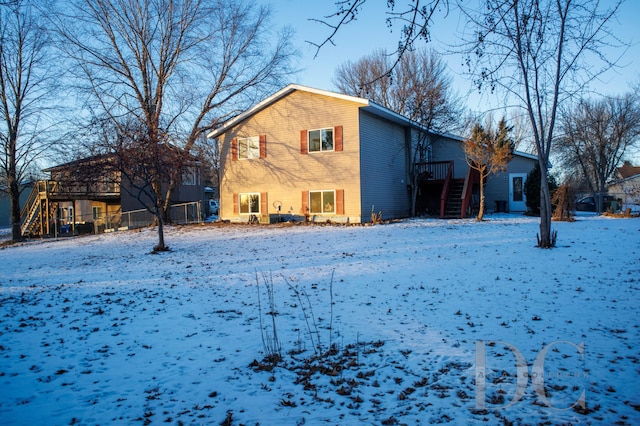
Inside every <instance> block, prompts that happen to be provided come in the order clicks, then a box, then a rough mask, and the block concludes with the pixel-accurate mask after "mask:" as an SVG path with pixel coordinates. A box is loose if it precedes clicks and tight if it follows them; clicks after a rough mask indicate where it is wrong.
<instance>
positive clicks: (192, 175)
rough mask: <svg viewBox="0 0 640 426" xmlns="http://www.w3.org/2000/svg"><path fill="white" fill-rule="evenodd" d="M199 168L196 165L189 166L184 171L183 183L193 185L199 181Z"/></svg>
mask: <svg viewBox="0 0 640 426" xmlns="http://www.w3.org/2000/svg"><path fill="white" fill-rule="evenodd" d="M197 173H198V172H197V169H196V168H195V167H187V168H185V169H184V170H183V171H182V184H183V185H190V186H193V185H195V184H196V183H197V181H198V174H197Z"/></svg>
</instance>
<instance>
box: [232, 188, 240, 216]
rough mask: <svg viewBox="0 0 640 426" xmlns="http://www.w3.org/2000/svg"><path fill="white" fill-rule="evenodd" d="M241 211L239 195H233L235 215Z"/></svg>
mask: <svg viewBox="0 0 640 426" xmlns="http://www.w3.org/2000/svg"><path fill="white" fill-rule="evenodd" d="M239 211H240V209H239V207H238V194H236V193H234V194H233V214H238V212H239Z"/></svg>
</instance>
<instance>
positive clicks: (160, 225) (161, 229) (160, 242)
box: [153, 203, 169, 253]
mask: <svg viewBox="0 0 640 426" xmlns="http://www.w3.org/2000/svg"><path fill="white" fill-rule="evenodd" d="M162 212H163V209H162V207H161V206H159V205H158V203H156V219H157V220H158V245H157V246H155V247H154V248H153V252H154V253H158V252H161V251H168V250H169V248H168V247H167V246H166V245H165V244H164V220H163V218H162V216H163V213H162Z"/></svg>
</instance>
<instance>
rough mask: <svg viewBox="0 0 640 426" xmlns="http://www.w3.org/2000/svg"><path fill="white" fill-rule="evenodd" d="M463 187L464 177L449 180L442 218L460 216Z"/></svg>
mask: <svg viewBox="0 0 640 426" xmlns="http://www.w3.org/2000/svg"><path fill="white" fill-rule="evenodd" d="M463 188H464V179H454V180H453V181H452V182H451V189H450V190H449V197H448V198H447V203H446V204H445V208H444V218H445V219H454V218H459V217H460V212H461V210H462V191H463Z"/></svg>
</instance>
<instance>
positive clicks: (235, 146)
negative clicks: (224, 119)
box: [231, 138, 238, 161]
mask: <svg viewBox="0 0 640 426" xmlns="http://www.w3.org/2000/svg"><path fill="white" fill-rule="evenodd" d="M237 159H238V138H233V139H231V160H233V161H236V160H237Z"/></svg>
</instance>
